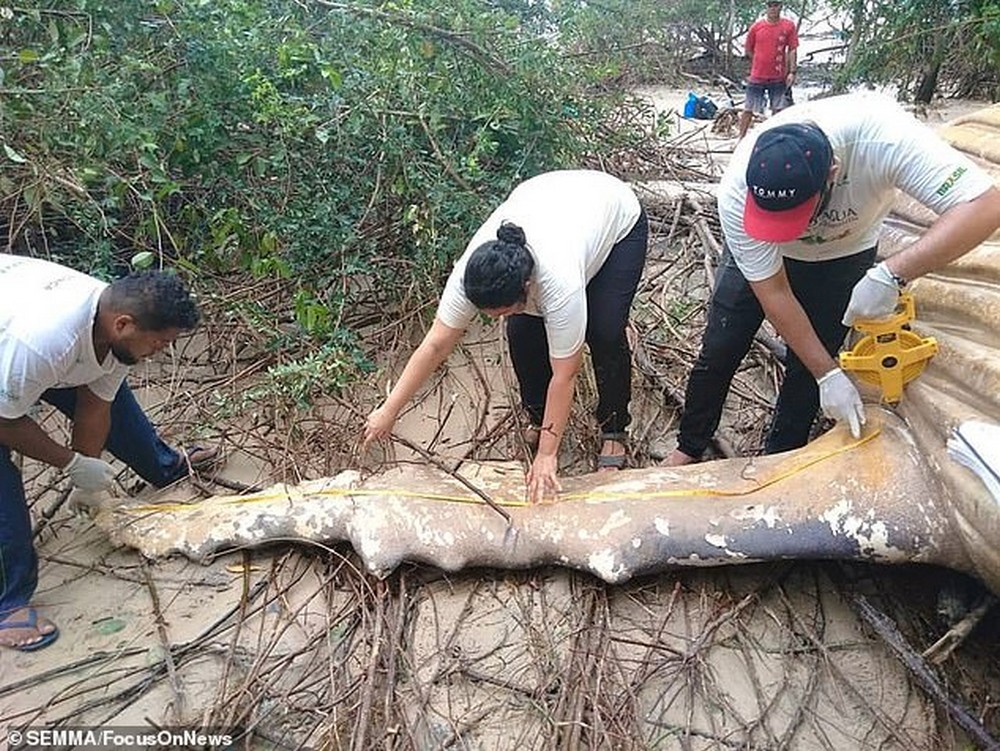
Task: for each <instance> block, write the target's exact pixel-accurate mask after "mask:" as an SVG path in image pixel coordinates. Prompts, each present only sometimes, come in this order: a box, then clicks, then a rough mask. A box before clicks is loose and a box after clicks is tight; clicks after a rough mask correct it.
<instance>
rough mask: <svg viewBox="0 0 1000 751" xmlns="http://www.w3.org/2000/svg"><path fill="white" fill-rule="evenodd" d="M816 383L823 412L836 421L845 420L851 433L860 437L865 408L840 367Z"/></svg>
mask: <svg viewBox="0 0 1000 751" xmlns="http://www.w3.org/2000/svg"><path fill="white" fill-rule="evenodd" d="M816 383H817V384H819V404H820V407H822V408H823V414H824V415H826V416H827V417H829V418H830V419H831V420H836V421H837V422H841V421H844V420H846V421H847V423H848V424H849V425H850V427H851V435H852V436H854V437H855V438H860V437H861V426H862V425H864V424H865V408H864V405H863V404H862V403H861V395H860V394H859V393H858V390H857V389H856V388H854V384H853V383H851V379H850V378H848V377H847V374H846V373H844V371H843V370H841V369H840V368H834V369H833V370H831V371H830V372H829V373H827V374H825V375H823V376H822V377H820V378H819V379H818V380H817V381H816Z"/></svg>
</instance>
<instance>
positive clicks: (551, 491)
mask: <svg viewBox="0 0 1000 751" xmlns="http://www.w3.org/2000/svg"><path fill="white" fill-rule="evenodd" d="M582 361H583V350H578V351H577V352H576V353H574V354H572V355H570V356H569V357H559V358H555V357H554V358H552V359H551V364H552V380H551V381H549V388H548V391H547V392H546V394H545V414H544V415H543V416H542V431H541V434H540V436H539V440H538V453H537V454H536V455H535V460H534V461H533V462H532V464H531V469H530V470H528V476H527V485H528V500H529V501H530V502H531V503H537V502H538V501H540V500H542V499H544V498H546V497H550V496H551V497H555V495H556V494H557V493H558V492H559V491H560V490H562V487H561V486H560V485H559V480H558V479H557V477H556V475H557V474H558V470H559V446H560V444H561V443H562V437H563V434H564V433H565V432H566V423H568V422H569V413H570V410H571V409H572V406H573V393H574V391H575V388H576V374H577V372H578V371H579V370H580V363H581V362H582Z"/></svg>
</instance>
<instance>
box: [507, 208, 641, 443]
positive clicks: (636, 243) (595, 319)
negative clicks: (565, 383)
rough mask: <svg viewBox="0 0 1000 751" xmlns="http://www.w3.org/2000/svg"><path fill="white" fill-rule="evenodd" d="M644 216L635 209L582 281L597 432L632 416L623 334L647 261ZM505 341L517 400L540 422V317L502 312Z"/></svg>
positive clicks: (543, 342) (547, 373)
mask: <svg viewBox="0 0 1000 751" xmlns="http://www.w3.org/2000/svg"><path fill="white" fill-rule="evenodd" d="M648 237H649V222H648V220H647V219H646V212H645V211H640V212H639V218H638V219H637V220H636V223H635V226H633V227H632V229H631V230H630V231H629V233H628V234H627V235H626V236H625V237H623V238H622V239H621V240H619V241H618V242H617V243H616V244H615V246H614V247H613V248H612V249H611V253H610V254H609V255H608V258H607V260H606V261H605V262H604V265H603V266H601V268H600V270H599V271H598V272H597V274H595V275H594V278H593V279H591V280H590V282H589V283H588V284H587V333H586V335H585V341H586V342H587V346H588V347H590V359H591V362H592V363H593V366H594V380H595V381H596V382H597V398H598V402H597V409H596V410H595V415H596V417H597V423H598V424H599V425H600V427H601V432H602V433H620V432H622V431H624V430H625V428H626V427H628V424H629V422H631V420H632V417H631V415H630V414H629V411H628V406H629V402H630V401H631V399H632V359H631V354H630V353H629V348H628V339H627V338H626V337H625V327H626V326H627V325H628V314H629V310H630V309H631V308H632V298H633V297H635V291H636V288H637V287H638V286H639V279H640V278H641V277H642V268H643V266H644V265H645V263H646V246H647V240H648ZM507 343H508V346H509V348H510V357H511V362H512V364H513V365H514V373H515V374H516V375H517V381H518V386H519V387H520V390H521V406H523V407H524V409H525V411H526V412H527V413H528V415H529V418H530V420H531V423H532V424H533V425H541V424H542V417H543V415H544V414H545V397H546V395H547V393H548V389H549V381H551V380H552V364H551V362H550V361H549V344H548V337H547V336H546V334H545V321H544V319H542V318H541V317H540V316H530V315H525V314H523V313H522V314H519V315H513V316H507Z"/></svg>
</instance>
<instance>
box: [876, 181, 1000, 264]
mask: <svg viewBox="0 0 1000 751" xmlns="http://www.w3.org/2000/svg"><path fill="white" fill-rule="evenodd" d="M997 227H1000V190H997V188H995V187H994V188H990V189H989V190H987V191H986V192H985V193H983V194H982V195H981V196H979V197H978V198H976V199H974V200H972V201H968V202H966V203H963V204H959V205H958V206H954V207H952V208H951V209H949V210H948V211H946V212H945V213H943V214H942V215H941V216H940V217H938V220H937V221H936V222H934V224H932V225H931V227H930V229H928V230H927V232H925V233H924V235H923V237H921V238H920V239H919V240H917V241H916V242H915V243H913V245H911V246H910V247H908V248H907V249H906V250H904V251H901V252H900V253H897V254H896V255H894V256H892V257H891V258H889V259H888V260H887V261H886V262H885V265H886V266H887V267H888V268H889V270H890V271H891V272H892V273H893V274H895V275H896V276H899V277H902V278H903V279H906V280H907V281H909V280H911V279H916V278H917V277H919V276H923V275H924V274H926V273H928V272H929V271H934V270H935V269H938V268H941V267H942V266H944V265H945V264H947V263H949V262H951V261H954V260H955V259H956V258H959V257H960V256H963V255H965V254H966V253H968V252H969V251H970V250H972V249H973V248H975V247H976V246H977V245H979V244H980V243H981V242H983V241H984V240H985V239H986V238H988V237H989V236H990V235H991V234H993V232H995V231H996V229H997Z"/></svg>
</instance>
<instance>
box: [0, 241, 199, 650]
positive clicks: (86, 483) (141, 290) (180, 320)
mask: <svg viewBox="0 0 1000 751" xmlns="http://www.w3.org/2000/svg"><path fill="white" fill-rule="evenodd" d="M198 318H199V314H198V310H197V307H196V306H195V304H194V301H193V300H192V299H191V297H190V295H189V294H188V292H187V290H186V289H185V288H184V286H183V284H182V283H181V282H180V281H179V280H178V279H177V277H176V276H174V275H173V274H168V273H162V272H147V273H142V274H133V275H132V276H129V277H127V278H125V279H119V280H117V281H115V282H113V283H112V284H110V285H108V284H105V283H104V282H101V281H98V280H97V279H93V278H91V277H89V276H87V275H85V274H81V273H79V272H77V271H74V270H72V269H68V268H66V267H64V266H60V265H58V264H55V263H50V262H48V261H43V260H40V259H35V258H27V257H23V256H15V255H9V254H6V253H2V254H0V646H5V647H10V648H13V649H18V650H21V651H32V650H35V649H39V648H41V647H44V646H47V645H48V644H51V643H52V642H53V641H55V639H56V637H57V635H58V630H57V629H56V627H55V625H54V624H52V622H51V621H49V620H48V619H46V618H43V617H40V616H39V615H38V613H37V612H36V610H35V608H34V607H32V606H31V605H30V601H31V597H32V595H33V594H34V591H35V587H36V585H37V582H38V558H37V555H36V553H35V550H34V546H33V544H32V530H31V515H30V513H29V511H28V505H27V502H26V500H25V496H24V486H23V484H22V482H21V474H20V472H19V471H18V469H17V467H16V466H15V464H14V463H13V462H12V461H11V452H12V451H16V452H19V453H21V454H23V455H25V456H30V457H32V458H33V459H37V460H39V461H42V462H45V463H47V464H51V465H52V466H54V467H58V468H61V469H62V470H63V472H65V473H66V475H68V476H69V478H70V481H71V482H72V484H73V486H74V487H76V488H78V489H80V490H83V491H95V492H96V491H101V490H103V489H106V488H107V487H109V486H110V484H111V482H112V480H113V479H114V475H115V472H114V470H113V469H112V467H111V465H109V464H108V463H107V462H105V461H104V460H102V459H101V458H100V457H101V452H102V451H103V450H104V449H105V448H106V449H107V450H108V451H110V452H111V453H112V454H114V455H115V456H116V457H118V458H119V459H121V460H122V461H123V462H125V464H127V465H129V466H130V467H132V468H133V469H134V470H135V471H136V472H137V473H138V474H139V475H140V476H141V477H142V478H143V479H145V480H146V481H147V482H149V483H151V484H153V485H155V486H157V487H163V486H165V485H168V484H170V483H171V482H174V481H175V480H177V479H179V478H180V477H182V476H185V475H186V474H187V472H188V464H189V463H191V464H202V465H203V464H204V463H205V462H206V461H209V460H211V459H213V458H214V455H215V450H214V449H191V450H189V451H188V453H187V454H186V455H182V454H180V453H178V452H177V451H175V450H174V449H172V448H171V447H170V446H168V445H167V444H165V443H164V442H163V441H162V440H161V439H160V438H159V436H157V434H156V431H155V430H154V429H153V427H152V425H151V424H150V423H149V420H148V419H147V418H146V416H145V414H143V412H142V409H141V408H140V407H139V405H138V404H137V402H136V400H135V397H134V396H133V395H132V392H131V391H130V390H129V388H128V386H127V384H126V383H125V376H126V375H127V373H128V366H129V365H134V364H135V363H137V362H138V361H139V360H142V359H143V358H146V357H149V356H150V355H152V354H154V353H156V352H159V351H160V350H161V349H163V348H164V347H166V346H168V345H170V344H171V343H172V342H173V341H174V340H175V339H176V338H177V337H178V336H179V335H180V334H181V332H183V331H188V330H190V329H193V328H194V327H195V326H196V325H197V323H198ZM39 401H45V402H47V403H49V404H51V405H53V406H55V407H56V408H57V409H59V410H60V411H61V412H63V413H64V414H66V415H68V416H69V417H70V418H71V419H72V423H73V428H72V438H71V443H70V446H69V447H67V446H63V445H62V444H60V443H58V442H56V441H54V440H53V439H52V438H51V437H50V436H49V435H48V434H47V433H46V432H45V431H44V430H43V429H42V428H41V426H39V424H38V423H36V422H35V421H34V420H33V419H32V416H31V410H32V407H33V406H34V405H35V404H36V403H37V402H39Z"/></svg>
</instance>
